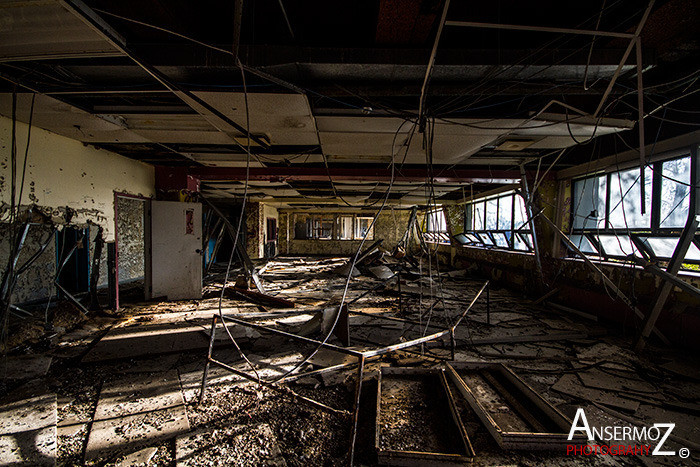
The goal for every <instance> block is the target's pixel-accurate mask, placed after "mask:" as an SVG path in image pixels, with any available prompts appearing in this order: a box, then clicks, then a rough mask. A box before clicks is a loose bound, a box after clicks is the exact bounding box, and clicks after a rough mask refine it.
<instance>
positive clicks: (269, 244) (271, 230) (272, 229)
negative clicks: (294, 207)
mask: <svg viewBox="0 0 700 467" xmlns="http://www.w3.org/2000/svg"><path fill="white" fill-rule="evenodd" d="M266 227H267V228H266V232H265V233H266V235H265V248H264V250H265V251H264V253H265V258H268V259H269V258H274V257H275V256H276V255H277V219H275V218H274V217H268V218H267V220H266Z"/></svg>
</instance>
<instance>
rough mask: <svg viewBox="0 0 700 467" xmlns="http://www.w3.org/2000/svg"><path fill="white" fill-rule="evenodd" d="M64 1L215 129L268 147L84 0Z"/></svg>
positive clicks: (64, 4) (63, 2) (67, 7)
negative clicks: (144, 54)
mask: <svg viewBox="0 0 700 467" xmlns="http://www.w3.org/2000/svg"><path fill="white" fill-rule="evenodd" d="M61 4H62V5H63V6H64V7H66V9H67V10H68V11H70V12H71V13H73V14H75V15H76V16H77V17H78V18H79V19H81V20H82V21H83V22H84V23H86V24H87V25H88V26H90V27H91V28H92V29H93V30H94V31H96V32H97V33H98V34H100V35H101V36H102V37H103V38H104V39H105V40H107V41H108V42H109V43H110V44H111V45H112V46H114V47H115V48H116V49H117V50H119V51H120V52H122V53H123V54H124V55H126V56H127V57H129V58H130V59H131V60H133V61H134V62H135V63H136V64H137V65H138V66H140V67H141V68H142V69H143V70H144V71H145V72H146V73H148V74H149V75H151V76H152V77H153V78H154V79H155V80H156V81H158V82H159V83H160V84H162V85H163V86H165V87H166V88H168V89H169V90H170V91H171V92H172V93H173V94H175V95H176V96H177V97H179V98H180V100H182V101H183V102H184V103H185V104H187V105H188V106H190V107H191V108H192V110H194V111H195V112H197V113H198V114H199V115H201V116H202V117H204V119H206V120H207V121H208V122H209V123H210V124H211V125H212V126H213V127H214V128H216V129H217V130H219V131H221V132H222V133H224V134H226V135H227V136H229V138H231V139H232V140H233V142H235V143H236V144H239V145H241V143H239V142H238V140H237V139H236V137H237V136H238V134H237V133H240V134H243V135H244V136H245V137H247V138H248V140H249V141H251V142H254V143H255V144H257V145H259V146H261V147H267V146H268V144H267V142H265V141H264V140H262V139H261V138H259V137H257V136H255V135H253V134H251V133H249V132H248V131H247V130H246V129H245V128H244V127H243V126H241V125H239V124H237V123H236V122H234V121H233V120H231V119H230V118H228V117H227V116H226V115H224V114H223V113H222V112H220V111H219V110H217V109H216V108H214V107H213V106H211V105H210V104H208V103H207V102H206V101H204V100H202V99H201V98H199V97H198V96H197V95H195V94H193V93H192V92H190V91H188V90H186V89H184V88H183V87H181V86H180V85H178V84H176V83H174V82H173V81H171V80H170V78H168V77H167V76H166V75H165V74H163V73H162V72H161V71H160V70H158V69H157V68H156V67H154V66H152V65H150V64H149V63H147V62H146V61H145V60H143V59H142V58H141V57H139V56H138V55H136V54H135V53H134V51H133V50H131V49H130V48H129V46H128V44H127V43H126V40H125V39H124V38H123V37H122V36H120V35H119V33H118V32H117V31H116V30H114V28H112V27H111V26H110V25H109V24H108V23H107V22H106V21H105V20H104V19H102V17H101V16H100V15H98V14H97V13H96V12H95V11H94V10H93V9H91V8H90V7H89V6H87V5H86V4H85V3H83V2H82V0H61ZM241 147H243V145H241Z"/></svg>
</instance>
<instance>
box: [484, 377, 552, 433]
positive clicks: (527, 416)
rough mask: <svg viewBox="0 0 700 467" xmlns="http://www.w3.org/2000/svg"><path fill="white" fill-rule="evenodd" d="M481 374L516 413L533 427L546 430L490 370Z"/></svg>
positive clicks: (542, 430)
mask: <svg viewBox="0 0 700 467" xmlns="http://www.w3.org/2000/svg"><path fill="white" fill-rule="evenodd" d="M482 376H483V377H484V379H485V380H486V381H487V382H488V383H489V384H490V385H491V386H493V388H494V389H496V392H498V393H499V394H500V395H501V396H503V398H504V399H505V400H506V402H508V404H510V406H511V407H512V408H513V410H515V411H516V412H517V413H518V415H520V416H521V417H522V418H523V419H524V420H525V421H527V422H528V423H529V424H530V425H531V426H532V427H533V428H535V429H536V430H538V431H541V432H544V431H547V430H546V428H545V427H544V425H542V423H540V421H539V420H537V418H536V417H534V416H533V415H532V414H531V413H530V412H529V411H528V410H527V409H526V408H525V407H524V406H523V404H522V403H521V402H520V401H519V400H518V399H517V398H516V397H514V396H513V395H512V394H511V393H509V392H508V390H507V389H506V388H505V387H503V385H502V384H501V383H500V381H498V380H497V379H496V378H495V377H494V376H493V374H491V372H490V371H488V370H487V371H484V372H483V373H482Z"/></svg>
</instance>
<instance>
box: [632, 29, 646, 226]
mask: <svg viewBox="0 0 700 467" xmlns="http://www.w3.org/2000/svg"><path fill="white" fill-rule="evenodd" d="M634 48H635V52H636V58H637V132H638V133H639V180H640V182H639V194H640V198H641V203H642V214H645V213H646V209H647V208H646V204H647V203H646V184H645V183H644V181H645V180H644V169H645V166H646V162H647V157H646V144H645V143H644V82H643V79H642V72H643V70H642V39H641V38H640V37H639V36H635V38H634Z"/></svg>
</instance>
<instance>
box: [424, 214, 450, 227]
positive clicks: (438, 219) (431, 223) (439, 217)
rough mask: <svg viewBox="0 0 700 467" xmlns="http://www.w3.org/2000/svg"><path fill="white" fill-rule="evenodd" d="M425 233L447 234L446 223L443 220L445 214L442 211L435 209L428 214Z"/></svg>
mask: <svg viewBox="0 0 700 467" xmlns="http://www.w3.org/2000/svg"><path fill="white" fill-rule="evenodd" d="M425 231H426V232H447V221H446V220H445V212H444V211H443V210H442V209H437V210H435V211H431V212H429V213H428V225H427V227H426V229H425Z"/></svg>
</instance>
